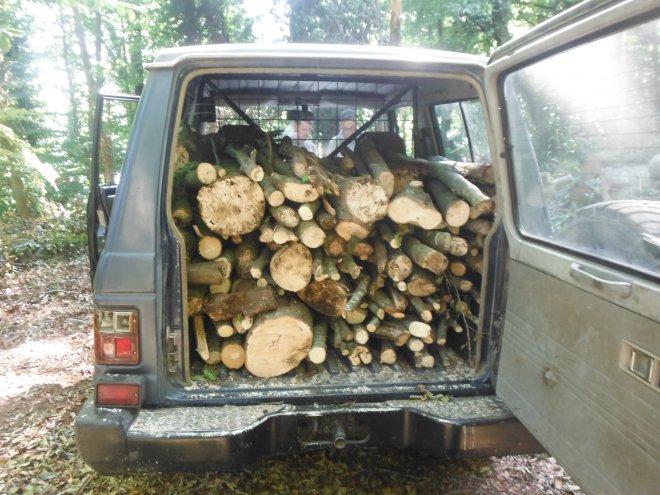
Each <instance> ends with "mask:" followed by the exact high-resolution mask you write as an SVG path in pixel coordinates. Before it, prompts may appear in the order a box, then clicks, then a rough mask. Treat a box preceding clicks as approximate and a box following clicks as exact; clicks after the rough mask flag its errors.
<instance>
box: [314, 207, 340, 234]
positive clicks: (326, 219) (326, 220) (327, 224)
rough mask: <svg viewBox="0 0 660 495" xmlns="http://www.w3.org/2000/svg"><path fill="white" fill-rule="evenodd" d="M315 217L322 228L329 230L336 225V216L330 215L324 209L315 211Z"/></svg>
mask: <svg viewBox="0 0 660 495" xmlns="http://www.w3.org/2000/svg"><path fill="white" fill-rule="evenodd" d="M315 217H316V223H318V224H319V226H320V227H321V228H322V229H323V230H326V231H331V230H333V229H334V228H335V226H336V225H337V217H336V216H335V215H331V214H330V213H328V212H327V211H326V210H319V211H317V212H316V215H315Z"/></svg>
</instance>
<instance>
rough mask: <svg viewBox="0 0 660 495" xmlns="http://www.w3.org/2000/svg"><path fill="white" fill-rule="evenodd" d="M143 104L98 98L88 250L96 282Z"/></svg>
mask: <svg viewBox="0 0 660 495" xmlns="http://www.w3.org/2000/svg"><path fill="white" fill-rule="evenodd" d="M139 101H140V97H139V96H136V95H126V94H108V93H103V92H101V93H99V94H98V95H97V97H96V110H95V116H94V118H95V122H94V147H93V151H92V169H91V172H90V193H89V200H88V204H87V251H88V254H89V267H90V272H91V273H90V274H91V278H92V282H93V281H94V273H95V272H96V264H97V263H98V260H99V257H100V255H101V251H103V246H104V245H105V234H106V232H107V229H108V223H109V221H110V213H111V212H112V203H113V201H114V199H115V195H116V193H117V186H118V185H119V181H120V179H121V169H122V165H123V163H124V157H125V155H126V148H127V146H128V139H129V136H130V133H131V130H132V128H133V119H134V117H135V112H136V109H137V104H138V102H139Z"/></svg>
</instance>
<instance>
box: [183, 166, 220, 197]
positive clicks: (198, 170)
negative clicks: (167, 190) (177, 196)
mask: <svg viewBox="0 0 660 495" xmlns="http://www.w3.org/2000/svg"><path fill="white" fill-rule="evenodd" d="M217 178H218V173H217V171H216V170H215V166H214V165H213V164H211V163H206V162H201V163H198V164H197V165H196V166H195V167H193V168H191V169H190V170H188V171H187V172H186V175H185V177H184V183H185V185H186V188H188V189H190V190H192V191H197V190H198V189H199V188H200V187H202V186H206V185H208V184H212V183H213V182H215V180H216V179H217Z"/></svg>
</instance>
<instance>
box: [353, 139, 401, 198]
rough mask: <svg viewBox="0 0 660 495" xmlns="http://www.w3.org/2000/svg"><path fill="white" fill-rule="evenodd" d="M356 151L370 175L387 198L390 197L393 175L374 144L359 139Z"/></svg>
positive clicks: (368, 140)
mask: <svg viewBox="0 0 660 495" xmlns="http://www.w3.org/2000/svg"><path fill="white" fill-rule="evenodd" d="M357 151H358V152H359V153H360V154H361V155H362V158H363V159H364V163H365V164H366V165H367V168H368V169H369V171H370V172H371V175H372V176H373V178H374V179H376V182H378V183H379V184H380V185H381V187H382V188H383V190H384V191H385V194H386V195H387V197H388V198H389V197H391V196H392V193H393V192H394V175H393V174H392V172H391V171H390V169H389V167H388V166H387V163H386V162H385V160H384V159H383V157H382V156H381V155H380V153H378V150H376V146H375V145H374V143H373V142H372V141H371V140H370V139H369V138H363V139H360V141H359V142H358V144H357Z"/></svg>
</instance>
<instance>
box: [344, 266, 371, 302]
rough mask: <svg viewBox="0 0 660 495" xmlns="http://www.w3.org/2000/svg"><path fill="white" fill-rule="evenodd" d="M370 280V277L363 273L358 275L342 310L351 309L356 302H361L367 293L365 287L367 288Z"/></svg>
mask: <svg viewBox="0 0 660 495" xmlns="http://www.w3.org/2000/svg"><path fill="white" fill-rule="evenodd" d="M370 282H371V277H370V276H369V275H367V274H365V273H363V274H362V275H360V277H359V278H358V280H357V284H356V285H355V289H354V290H353V294H352V295H351V298H350V299H349V300H348V302H347V303H346V305H345V306H344V311H353V310H354V309H355V308H357V306H358V304H360V302H362V299H364V297H365V296H366V295H367V289H368V288H369V283H370Z"/></svg>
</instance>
